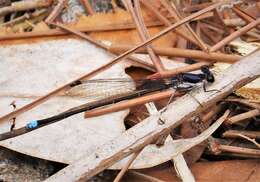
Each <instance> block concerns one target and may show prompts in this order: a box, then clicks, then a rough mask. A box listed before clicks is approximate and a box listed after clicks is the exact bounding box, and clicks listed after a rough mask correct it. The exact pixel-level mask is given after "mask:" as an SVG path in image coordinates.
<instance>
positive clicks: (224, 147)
mask: <svg viewBox="0 0 260 182" xmlns="http://www.w3.org/2000/svg"><path fill="white" fill-rule="evenodd" d="M218 149H219V150H220V151H222V152H231V153H237V154H245V155H253V156H258V157H260V150H257V149H249V148H242V147H236V146H229V145H219V146H218Z"/></svg>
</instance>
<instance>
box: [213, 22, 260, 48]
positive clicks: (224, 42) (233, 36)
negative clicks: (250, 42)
mask: <svg viewBox="0 0 260 182" xmlns="http://www.w3.org/2000/svg"><path fill="white" fill-rule="evenodd" d="M259 24H260V18H258V19H257V20H255V21H253V22H251V23H249V24H248V25H246V26H244V27H243V28H241V29H238V30H237V31H235V32H234V33H232V34H230V35H229V36H227V37H225V38H224V39H223V40H221V41H220V42H218V43H217V44H215V45H214V46H212V47H211V48H210V52H215V51H218V50H219V49H221V48H222V47H223V46H225V45H227V44H228V43H230V42H231V41H233V40H235V39H236V38H238V37H240V36H241V35H243V34H245V33H246V32H248V31H249V30H251V29H253V28H255V27H256V26H257V25H259Z"/></svg>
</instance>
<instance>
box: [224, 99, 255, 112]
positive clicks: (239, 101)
mask: <svg viewBox="0 0 260 182" xmlns="http://www.w3.org/2000/svg"><path fill="white" fill-rule="evenodd" d="M224 101H225V102H238V103H241V104H244V105H246V106H249V107H252V108H255V109H258V110H260V104H257V103H252V102H250V101H249V100H246V99H230V98H227V99H225V100H224Z"/></svg>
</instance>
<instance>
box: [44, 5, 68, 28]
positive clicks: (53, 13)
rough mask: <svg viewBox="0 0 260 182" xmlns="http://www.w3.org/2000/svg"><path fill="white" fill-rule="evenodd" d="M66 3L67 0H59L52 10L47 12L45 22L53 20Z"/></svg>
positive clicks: (48, 22)
mask: <svg viewBox="0 0 260 182" xmlns="http://www.w3.org/2000/svg"><path fill="white" fill-rule="evenodd" d="M66 3H67V0H59V1H58V4H57V5H56V6H55V7H54V9H53V10H52V12H51V13H50V14H49V16H48V17H47V18H46V20H45V22H46V23H47V24H50V23H52V22H54V20H55V19H56V18H57V17H58V16H59V14H60V13H61V11H62V10H63V8H64V7H65V5H66Z"/></svg>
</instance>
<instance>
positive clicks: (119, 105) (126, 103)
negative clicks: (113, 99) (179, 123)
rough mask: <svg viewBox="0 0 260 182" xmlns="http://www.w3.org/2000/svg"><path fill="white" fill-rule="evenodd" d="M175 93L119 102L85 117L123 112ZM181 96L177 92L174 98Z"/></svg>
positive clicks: (151, 95) (88, 113) (168, 92)
mask: <svg viewBox="0 0 260 182" xmlns="http://www.w3.org/2000/svg"><path fill="white" fill-rule="evenodd" d="M173 93H174V91H172V90H168V91H165V92H159V93H154V94H149V95H147V96H143V97H138V98H135V99H131V100H128V101H123V102H119V103H117V104H113V105H112V106H110V107H105V108H101V109H94V110H91V111H88V112H86V113H85V117H87V118H89V117H96V116H100V115H103V114H108V113H112V112H117V111H121V110H124V109H127V108H130V107H134V106H137V105H141V104H145V103H148V102H152V101H157V100H161V99H164V98H168V97H170V96H171V95H172V94H173ZM180 94H181V93H179V94H178V93H176V92H175V93H174V96H180Z"/></svg>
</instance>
